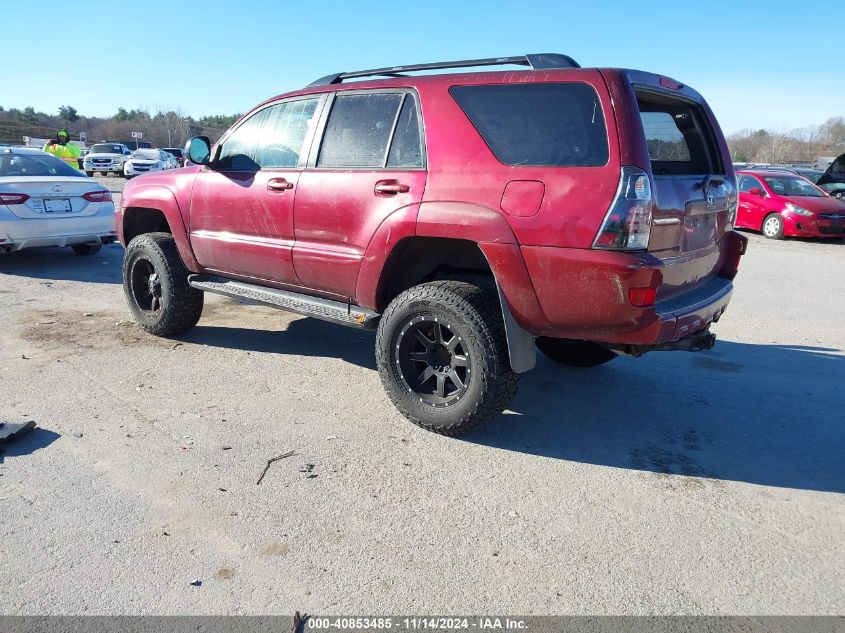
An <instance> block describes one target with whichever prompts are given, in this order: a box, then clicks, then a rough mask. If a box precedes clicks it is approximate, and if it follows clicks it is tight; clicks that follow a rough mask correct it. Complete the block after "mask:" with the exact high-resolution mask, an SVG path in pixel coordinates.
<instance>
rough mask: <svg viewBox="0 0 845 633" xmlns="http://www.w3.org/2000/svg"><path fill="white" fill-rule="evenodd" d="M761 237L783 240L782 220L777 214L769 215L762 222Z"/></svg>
mask: <svg viewBox="0 0 845 633" xmlns="http://www.w3.org/2000/svg"><path fill="white" fill-rule="evenodd" d="M762 231H763V235H764V236H765V237H768V238H769V239H770V240H782V239H783V218H782V217H780V214H779V213H770V214H769V215H767V216H766V218H765V219H764V220H763V227H762Z"/></svg>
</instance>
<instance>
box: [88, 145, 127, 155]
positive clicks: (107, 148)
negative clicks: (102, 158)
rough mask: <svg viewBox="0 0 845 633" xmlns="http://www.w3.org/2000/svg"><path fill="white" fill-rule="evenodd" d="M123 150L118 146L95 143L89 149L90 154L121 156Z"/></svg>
mask: <svg viewBox="0 0 845 633" xmlns="http://www.w3.org/2000/svg"><path fill="white" fill-rule="evenodd" d="M122 153H123V148H122V147H121V146H120V145H112V144H111V143H97V144H96V145H94V147H92V148H91V154H122Z"/></svg>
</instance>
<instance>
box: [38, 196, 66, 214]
mask: <svg viewBox="0 0 845 633" xmlns="http://www.w3.org/2000/svg"><path fill="white" fill-rule="evenodd" d="M72 211H73V207H71V205H70V200H69V199H68V198H51V199H47V200H44V213H71V212H72Z"/></svg>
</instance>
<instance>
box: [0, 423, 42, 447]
mask: <svg viewBox="0 0 845 633" xmlns="http://www.w3.org/2000/svg"><path fill="white" fill-rule="evenodd" d="M34 428H35V421H34V420H29V421H27V422H0V444H3V443H4V442H11V441H12V440H14V439H17V438H19V437H20V436H21V435H25V434H26V433H29V432H30V431H31V430H32V429H34Z"/></svg>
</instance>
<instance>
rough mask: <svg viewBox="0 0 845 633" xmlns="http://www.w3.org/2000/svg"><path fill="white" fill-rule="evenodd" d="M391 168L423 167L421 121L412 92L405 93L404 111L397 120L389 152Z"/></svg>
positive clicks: (388, 164)
mask: <svg viewBox="0 0 845 633" xmlns="http://www.w3.org/2000/svg"><path fill="white" fill-rule="evenodd" d="M387 166H388V167H389V168H390V167H392V168H394V169H395V168H403V167H404V168H410V169H421V168H422V167H423V154H422V143H420V122H419V118H418V115H417V100H416V98H415V97H414V95H412V94H406V95H405V101H404V102H403V103H402V111H401V112H400V113H399V120H398V121H397V122H396V131H395V132H394V133H393V141H392V142H391V143H390V152H389V153H388V154H387Z"/></svg>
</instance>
